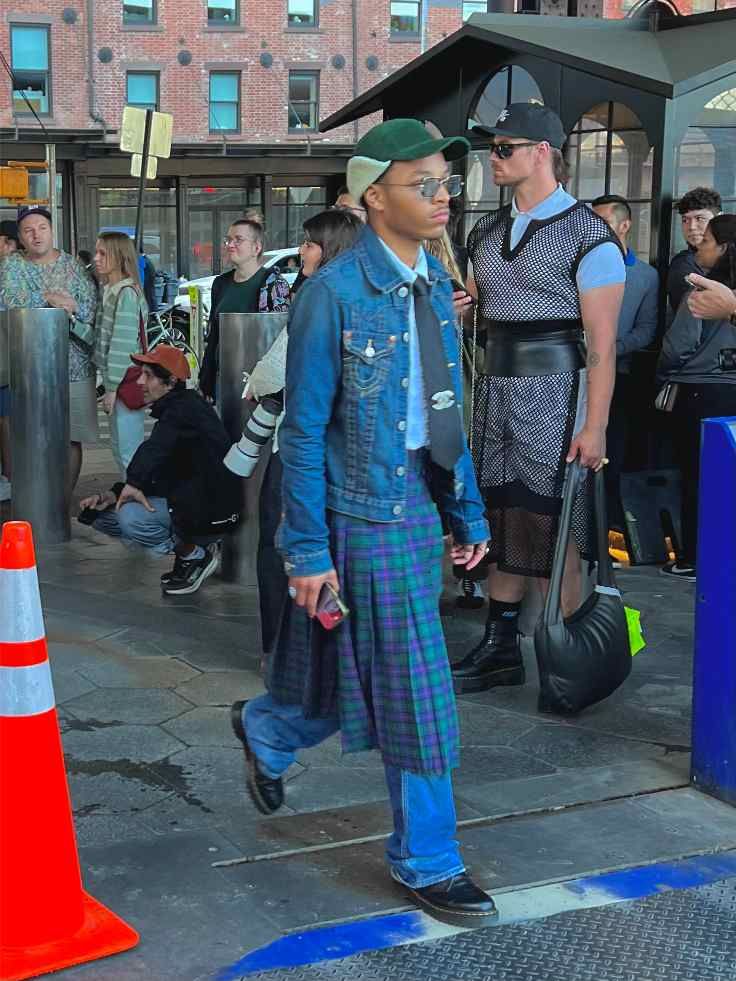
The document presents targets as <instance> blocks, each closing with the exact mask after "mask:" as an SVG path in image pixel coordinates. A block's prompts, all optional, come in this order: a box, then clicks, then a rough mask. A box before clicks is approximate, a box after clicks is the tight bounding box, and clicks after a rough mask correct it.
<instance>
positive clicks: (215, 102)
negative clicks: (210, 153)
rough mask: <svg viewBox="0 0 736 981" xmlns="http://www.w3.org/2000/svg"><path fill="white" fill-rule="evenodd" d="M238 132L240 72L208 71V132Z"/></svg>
mask: <svg viewBox="0 0 736 981" xmlns="http://www.w3.org/2000/svg"><path fill="white" fill-rule="evenodd" d="M239 132H240V72H210V133H239Z"/></svg>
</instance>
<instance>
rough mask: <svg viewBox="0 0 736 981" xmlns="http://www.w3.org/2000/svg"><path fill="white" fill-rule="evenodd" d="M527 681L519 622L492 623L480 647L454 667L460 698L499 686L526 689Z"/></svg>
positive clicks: (455, 681) (453, 673)
mask: <svg viewBox="0 0 736 981" xmlns="http://www.w3.org/2000/svg"><path fill="white" fill-rule="evenodd" d="M525 679H526V675H525V673H524V661H523V660H522V657H521V648H520V647H519V632H518V631H517V629H516V618H514V619H513V620H489V621H488V623H487V624H486V630H485V634H484V635H483V640H482V641H481V642H480V644H478V645H477V646H476V647H474V648H473V650H472V651H470V653H469V654H466V655H465V657H464V658H463V659H462V661H458V662H457V663H456V664H453V665H452V682H453V687H454V688H455V691H456V692H457V693H458V694H461V693H462V692H466V691H467V692H469V691H487V690H488V689H489V688H495V687H496V686H497V685H523V684H524V681H525Z"/></svg>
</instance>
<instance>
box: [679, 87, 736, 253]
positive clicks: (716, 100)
mask: <svg viewBox="0 0 736 981" xmlns="http://www.w3.org/2000/svg"><path fill="white" fill-rule="evenodd" d="M675 168H676V169H675V175H676V178H675V181H676V182H675V199H677V198H679V197H682V195H683V194H685V192H686V191H689V190H691V189H692V188H693V187H714V188H715V189H716V190H717V191H718V193H719V194H720V195H721V197H722V199H723V210H724V211H731V212H734V211H736V89H727V90H726V91H725V92H721V93H720V94H719V95H716V96H714V97H713V98H711V99H709V100H708V102H706V104H705V106H704V107H703V109H702V110H701V112H700V113H699V115H698V117H697V119H696V120H695V121H694V123H693V125H692V126H690V127H689V128H688V130H687V132H686V133H685V136H684V138H683V140H682V143H681V144H680V146H679V147H678V150H677V157H676V159H675ZM672 219H673V220H672V249H673V251H674V252H679V250H680V249H682V248H684V247H685V242H684V239H683V237H682V231H681V228H680V216H679V214H677V212H676V211H675V213H674V214H673V216H672Z"/></svg>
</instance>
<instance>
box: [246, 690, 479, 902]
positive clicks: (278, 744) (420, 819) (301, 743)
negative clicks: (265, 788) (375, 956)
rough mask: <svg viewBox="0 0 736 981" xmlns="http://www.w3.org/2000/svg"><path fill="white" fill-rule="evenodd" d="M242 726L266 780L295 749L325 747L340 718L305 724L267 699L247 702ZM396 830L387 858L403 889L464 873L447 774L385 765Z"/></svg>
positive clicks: (298, 712) (297, 710)
mask: <svg viewBox="0 0 736 981" xmlns="http://www.w3.org/2000/svg"><path fill="white" fill-rule="evenodd" d="M243 727H244V728H245V731H246V733H247V735H248V743H249V745H250V747H251V749H252V750H253V752H254V753H255V755H256V757H257V758H258V764H259V767H260V769H261V770H262V771H263V772H264V773H265V774H266V776H268V777H271V778H272V779H276V778H277V777H280V776H281V775H282V773H284V772H285V770H286V769H287V768H288V767H289V766H290V765H291V764H292V763H293V762H294V760H295V758H296V750H298V749H307V748H308V747H309V746H316V745H318V743H321V742H324V740H325V739H327V738H328V737H329V736H331V735H333V734H334V733H335V732H337V731H338V730H339V728H340V722H339V719H338V718H337V717H336V716H331V717H329V718H324V719H305V718H304V715H303V714H302V709H301V706H299V705H281V704H279V703H278V702H276V701H274V699H273V698H272V697H271V696H270V695H269V694H265V695H259V697H258V698H254V699H252V700H251V701H249V702H246V704H245V707H244V709H243ZM384 769H385V772H386V785H387V787H388V793H389V798H390V800H391V809H392V811H393V817H394V831H393V834H392V835H391V836H390V837H389V839H388V842H387V843H386V858H387V860H388V864H389V866H390V867H391V870H392V872H393V873H394V875H395V876H396V877H397V878H398V879H400V880H401V881H402V882H403V883H405V885H407V886H411V887H415V888H417V887H422V886H429V885H432V883H434V882H441V881H442V879H447V878H449V877H450V876H452V875H457V874H458V873H459V872H462V871H463V870H464V868H465V866H464V865H463V862H462V859H461V858H460V851H459V847H458V843H457V841H456V840H455V831H456V819H455V802H454V800H453V796H452V779H451V776H450V773H449V772H448V773H443V774H442V775H441V776H425V775H422V774H419V773H412V772H411V771H409V770H400V769H399V768H398V767H396V766H391V765H389V764H384Z"/></svg>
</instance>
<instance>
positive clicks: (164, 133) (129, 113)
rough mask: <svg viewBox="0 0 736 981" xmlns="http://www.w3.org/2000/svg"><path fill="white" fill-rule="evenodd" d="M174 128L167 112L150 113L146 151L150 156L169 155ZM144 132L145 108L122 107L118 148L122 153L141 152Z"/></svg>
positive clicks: (165, 156)
mask: <svg viewBox="0 0 736 981" xmlns="http://www.w3.org/2000/svg"><path fill="white" fill-rule="evenodd" d="M173 130H174V117H173V116H172V115H171V113H169V112H154V113H152V114H151V136H150V144H149V148H148V153H149V155H150V156H152V157H164V158H168V157H170V156H171V137H172V134H173ZM145 134H146V110H145V109H138V108H136V106H126V107H125V108H124V109H123V119H122V122H121V124H120V149H121V150H122V151H123V152H124V153H143V140H144V137H145ZM139 173H140V171H139Z"/></svg>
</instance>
